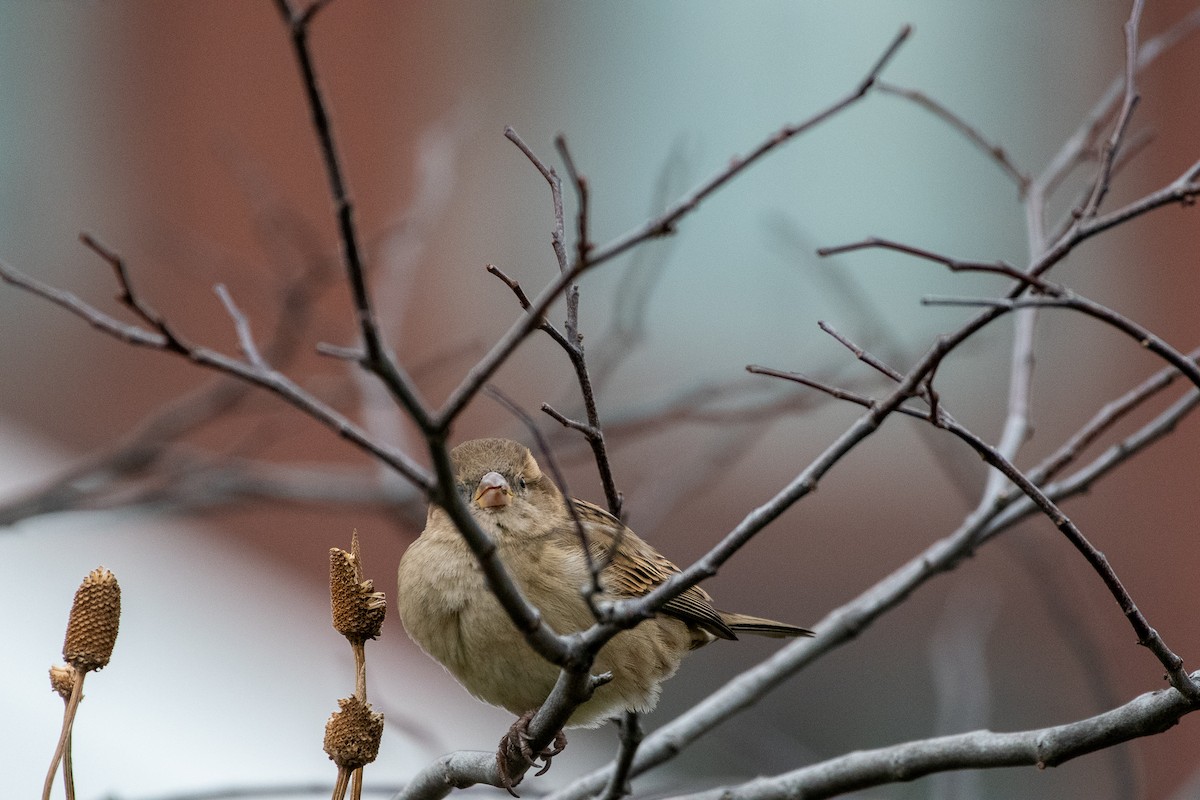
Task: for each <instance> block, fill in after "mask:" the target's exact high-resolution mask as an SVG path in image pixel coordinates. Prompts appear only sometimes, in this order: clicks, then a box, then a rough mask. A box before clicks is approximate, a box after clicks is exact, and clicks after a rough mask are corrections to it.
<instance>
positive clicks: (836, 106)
mask: <svg viewBox="0 0 1200 800" xmlns="http://www.w3.org/2000/svg"><path fill="white" fill-rule="evenodd" d="M911 33H912V28H910V27H909V26H907V25H906V26H904V27H903V28H901V30H900V32H899V33H898V34H897V35H896V36H895V38H893V39H892V41H891V43H890V44H889V45H888V46H887V48H886V49H885V50H884V52H883V54H882V55H881V56H880V57H879V59H878V60H877V61H876V63H875V64H874V66H872V68H871V70H870V71H869V72H868V73H867V75H866V77H865V78H864V79H863V80H862V82H861V83H859V85H858V87H857V88H856V89H855V90H854V91H852V92H851V93H850V94H849V95H847V96H846V97H843V98H842V99H841V100H838V101H837V102H835V103H833V104H832V105H830V106H828V107H826V108H825V109H824V110H822V111H820V112H818V113H816V114H814V115H813V116H811V117H809V118H808V119H807V120H805V121H804V122H801V123H798V124H795V125H786V126H784V127H783V128H781V129H779V130H778V131H776V132H775V133H773V134H772V135H771V136H769V137H767V139H765V140H764V141H763V142H762V143H761V144H759V145H758V146H757V147H756V148H754V149H753V150H752V151H751V152H750V154H749V155H747V156H744V157H740V158H734V159H731V161H730V162H729V164H728V165H727V166H726V167H725V168H724V169H722V170H721V171H720V172H718V173H717V174H716V175H714V176H713V177H712V178H710V179H709V180H707V181H705V182H704V183H702V184H701V185H700V186H699V187H697V188H696V189H694V190H692V192H690V193H689V194H688V195H687V196H685V197H684V198H682V199H680V200H679V201H677V202H676V203H675V204H674V205H673V206H671V207H670V208H668V209H667V210H666V211H665V212H664V213H662V214H661V215H659V216H658V217H656V218H655V219H653V220H650V221H649V222H647V223H646V224H644V225H641V226H639V227H638V228H636V229H635V230H633V231H630V232H629V233H626V234H624V235H623V236H620V237H618V238H617V239H615V240H613V241H611V242H609V243H608V244H607V245H603V246H599V247H596V248H594V249H593V250H592V251H591V257H590V259H589V260H588V262H587V263H586V265H583V264H574V265H572V267H571V269H569V270H567V271H566V272H562V273H560V274H559V275H558V277H557V278H556V279H555V280H554V281H552V282H551V283H549V284H548V285H547V286H546V287H545V288H544V289H543V290H542V291H541V292H540V293H539V294H538V296H537V297H536V298H534V300H533V301H532V302H531V303H530V308H529V310H528V311H527V312H526V314H525V315H524V316H522V317H521V319H519V320H517V322H516V323H514V324H513V326H512V327H511V328H509V330H508V332H507V333H505V335H504V336H503V337H501V338H500V340H499V341H498V342H496V344H495V345H494V346H493V347H492V349H491V350H489V351H488V353H487V355H485V356H484V357H483V359H482V360H480V361H479V363H477V364H476V365H475V366H474V367H473V368H472V369H471V370H470V371H469V372H468V373H467V375H466V376H465V377H464V378H463V380H462V381H461V382H460V383H459V385H458V387H457V388H455V389H454V390H453V391H452V392H451V393H450V396H449V397H448V398H447V399H446V402H445V403H443V405H442V407H441V408H440V409H439V410H438V411H437V412H436V414H435V415H434V417H433V419H432V421H431V425H432V426H433V427H437V428H440V429H444V428H445V427H446V426H448V425H449V424H450V422H451V421H453V420H454V419H455V418H456V417H457V416H458V415H459V414H460V413H461V412H462V409H463V408H465V407H466V405H467V403H468V402H470V400H471V398H472V397H474V396H475V394H476V393H477V392H478V391H479V390H480V388H481V387H482V386H483V384H484V383H486V382H487V381H489V380H490V379H491V377H492V374H493V373H494V372H495V371H496V369H498V368H499V366H500V364H502V363H503V362H504V361H505V360H507V358H508V356H509V355H510V354H511V353H512V351H513V350H515V349H516V347H517V346H518V345H519V344H520V343H521V342H522V341H524V340H525V338H526V337H527V336H528V335H529V334H530V333H531V332H532V331H533V330H535V329H536V328H537V327H538V325H539V320H540V318H541V317H542V315H544V314H545V313H546V310H547V309H548V308H549V307H550V304H551V303H553V302H554V301H555V300H556V299H557V298H558V297H559V296H561V294H562V293H563V292H564V291H565V290H566V288H567V286H569V285H570V284H571V282H573V281H574V280H575V279H576V278H577V277H578V276H579V273H580V271H582V269H583V268H584V267H585V266H586V267H587V268H588V269H591V268H593V267H596V266H598V265H600V264H603V263H604V262H606V261H609V260H611V259H613V258H616V257H617V256H619V255H621V254H623V253H625V252H627V251H628V250H630V249H631V248H633V247H635V246H637V245H639V244H641V243H642V242H645V241H647V240H648V239H653V238H656V237H659V236H665V235H667V234H670V233H672V232H673V231H674V230H675V226H676V225H677V224H678V223H679V221H680V220H681V219H682V218H683V217H685V216H687V215H688V214H690V213H691V212H692V211H694V210H695V209H696V208H697V207H699V205H700V203H701V202H702V201H703V200H704V199H705V198H707V197H708V196H709V195H711V194H712V193H713V192H715V191H716V190H717V189H719V188H721V187H722V186H724V185H725V184H726V183H728V182H729V181H731V180H733V178H735V177H736V176H738V175H740V174H741V173H742V172H744V171H745V170H746V168H747V167H749V166H750V165H751V164H754V163H755V162H757V161H758V160H759V159H760V158H762V157H763V156H764V155H766V154H767V153H769V152H771V151H773V150H774V149H775V148H777V147H778V146H780V145H781V144H783V143H784V142H787V141H788V140H790V139H793V138H795V137H796V136H798V135H800V134H802V133H804V132H806V131H808V130H811V129H812V128H814V127H816V126H817V125H819V124H821V123H822V122H825V121H826V120H828V119H830V118H831V117H834V116H836V115H837V114H838V113H839V112H841V111H843V110H844V109H845V108H847V107H849V106H851V105H853V104H854V103H856V102H857V101H859V100H861V99H862V98H863V97H864V96H865V95H866V94H867V92H868V91H869V90H870V89H871V87H872V86H874V85H875V81H876V79H877V78H878V76H879V74H880V72H881V71H882V70H883V68H884V67H885V66H887V64H888V63H889V62H890V61H891V59H892V57H893V56H895V54H896V52H897V51H898V50H899V48H900V45H902V44H903V43H904V41H905V40H906V39H908V37H909V35H910V34H911Z"/></svg>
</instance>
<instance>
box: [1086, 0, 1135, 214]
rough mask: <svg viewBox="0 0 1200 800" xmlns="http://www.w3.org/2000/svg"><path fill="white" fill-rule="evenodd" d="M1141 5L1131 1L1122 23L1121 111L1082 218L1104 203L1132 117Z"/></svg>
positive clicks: (1101, 159) (1108, 141) (1103, 153)
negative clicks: (1123, 37) (1122, 80)
mask: <svg viewBox="0 0 1200 800" xmlns="http://www.w3.org/2000/svg"><path fill="white" fill-rule="evenodd" d="M1143 5H1144V0H1134V3H1133V10H1132V11H1130V13H1129V19H1128V20H1126V22H1125V91H1124V95H1123V98H1122V101H1121V110H1120V111H1119V112H1118V113H1117V121H1116V124H1115V125H1113V130H1112V134H1111V135H1110V136H1109V137H1108V140H1107V141H1106V142H1105V143H1104V149H1103V150H1102V151H1101V153H1100V169H1099V170H1098V171H1097V173H1096V179H1095V182H1094V185H1093V187H1092V192H1091V196H1090V197H1088V201H1087V203H1086V204H1085V205H1084V206H1083V209H1082V210H1081V212H1080V216H1081V217H1082V218H1090V217H1094V216H1096V211H1097V210H1098V209H1099V208H1100V204H1101V203H1102V202H1104V197H1105V195H1107V194H1108V189H1109V181H1110V179H1111V178H1112V170H1113V163H1114V161H1115V160H1116V157H1117V153H1118V152H1119V151H1120V149H1121V144H1122V141H1123V140H1124V138H1125V131H1126V129H1127V128H1128V127H1129V121H1130V119H1132V118H1133V110H1134V108H1136V107H1137V103H1138V91H1137V85H1136V84H1135V82H1134V78H1135V77H1136V75H1137V57H1138V23H1139V22H1140V21H1141V18H1142V7H1143Z"/></svg>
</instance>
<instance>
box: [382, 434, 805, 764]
mask: <svg viewBox="0 0 1200 800" xmlns="http://www.w3.org/2000/svg"><path fill="white" fill-rule="evenodd" d="M450 460H451V463H452V464H453V467H454V476H455V481H456V485H457V489H458V491H459V492H460V493H461V494H462V496H463V497H464V498H465V499H466V500H467V503H468V505H469V507H470V509H471V513H472V514H473V515H474V516H475V519H476V520H477V521H478V522H479V525H480V527H481V528H483V530H484V531H486V532H487V534H488V535H489V536H490V537H491V538H492V540H493V541H494V542H495V543H496V547H497V548H498V552H499V556H500V558H501V560H502V561H503V562H504V565H505V567H506V568H507V569H508V571H509V573H510V574H511V575H512V578H513V580H514V581H515V582H516V584H517V585H518V586H519V587H520V589H521V591H522V593H523V594H524V595H525V597H526V599H527V600H528V601H529V602H530V603H532V604H533V605H534V606H535V607H537V608H538V610H539V611H541V613H542V617H543V619H544V620H545V622H546V623H547V624H548V625H549V626H550V627H551V628H552V629H553V630H554V631H556V632H557V633H559V634H566V633H571V632H575V631H581V630H584V629H586V628H588V627H590V626H591V625H592V624H594V623H595V618H594V617H593V615H592V613H591V611H590V610H589V609H588V606H587V604H586V603H585V602H584V599H583V595H582V589H583V587H584V586H586V585H588V584H589V583H590V574H589V572H588V565H587V560H586V559H585V557H584V553H583V546H582V543H581V541H580V537H579V534H578V529H577V528H576V526H575V522H574V520H573V519H572V517H571V514H570V511H569V510H568V508H567V503H566V500H565V499H564V497H563V495H562V493H561V492H560V491H559V490H558V487H557V486H555V485H554V482H553V481H551V480H550V478H549V476H547V475H545V474H544V473H543V472H542V470H541V469H540V468H539V467H538V463H537V461H536V460H535V459H534V457H533V455H532V454H531V453H530V452H529V448H527V447H525V446H524V445H521V444H518V443H517V442H513V441H510V440H507V439H476V440H473V441H469V442H465V443H463V444H460V445H459V446H458V447H456V448H454V449H453V450H452V451H451V452H450ZM574 504H575V508H576V511H577V513H578V515H579V518H580V520H581V521H582V523H583V526H584V527H585V529H586V531H587V534H588V541H589V542H590V546H591V549H592V551H593V552H592V557H593V559H594V561H595V563H597V564H601V565H604V568H603V570H602V572H601V574H600V584H601V587H602V589H603V591H604V594H605V596H606V597H608V598H610V599H614V600H620V599H626V598H633V597H639V596H641V595H644V594H646V593H647V592H649V591H650V590H651V589H653V588H654V587H656V586H658V585H659V584H661V583H662V582H663V581H665V580H667V579H668V578H670V577H671V576H672V575H674V574H675V573H677V572H679V568H678V567H676V566H675V565H674V564H672V563H671V562H670V561H668V560H667V559H666V558H665V557H663V556H662V555H660V554H659V552H658V551H657V550H655V549H654V548H653V547H651V546H650V545H648V544H646V543H645V542H644V541H642V540H641V539H640V538H638V536H637V535H636V534H635V533H634V532H633V531H631V530H629V529H628V528H626V527H625V526H624V525H623V524H622V523H621V522H620V521H619V520H617V519H616V518H615V517H613V516H612V515H611V514H609V513H607V512H606V511H604V510H602V509H600V508H598V507H596V506H594V505H592V504H591V503H587V502H584V501H581V500H575V501H574ZM396 600H397V608H398V610H399V613H400V618H401V619H402V620H403V622H404V627H405V628H406V629H407V631H408V635H409V636H410V637H412V639H413V641H415V642H416V643H417V644H418V645H420V646H421V648H422V649H423V650H425V651H426V652H427V653H429V654H430V655H431V656H433V657H434V658H435V659H437V660H438V661H439V662H441V663H442V665H444V666H445V667H446V669H448V670H449V671H450V673H451V674H452V675H454V677H455V678H457V679H458V681H459V683H461V684H462V685H463V686H464V687H466V689H467V690H468V691H469V692H471V694H473V695H475V696H476V697H478V698H479V699H481V700H483V701H485V702H487V703H491V704H492V705H497V706H501V707H502V708H505V709H507V710H509V711H511V712H512V713H513V714H516V715H518V716H519V717H521V718H522V720H524V722H525V724H526V725H527V724H528V721H529V718H530V716H531V715H530V714H529V713H528V712H532V711H534V710H536V709H537V708H538V707H539V706H540V705H541V704H542V702H543V701H544V700H545V699H546V697H547V696H548V695H549V694H550V690H551V689H552V688H553V686H554V683H555V680H556V679H557V677H558V672H559V668H558V667H557V666H555V665H554V664H551V663H549V662H548V661H546V660H545V659H544V658H542V657H541V656H540V655H538V654H537V653H536V652H535V651H534V650H533V649H532V648H531V647H530V646H529V645H528V644H527V643H526V641H525V639H524V637H523V636H522V635H521V633H520V632H519V631H518V630H517V628H516V627H515V626H514V625H513V623H512V621H511V620H510V619H509V617H508V615H507V614H506V613H505V611H504V609H503V608H502V607H501V606H500V603H499V602H498V601H497V600H496V598H495V597H494V596H493V595H492V593H491V591H490V590H489V589H488V587H487V585H486V583H485V580H484V576H483V573H482V572H481V571H480V568H479V565H478V563H477V562H476V559H475V556H474V555H473V554H472V552H471V550H470V549H469V548H468V547H467V544H466V542H465V541H464V540H463V537H462V535H461V534H460V533H459V532H458V529H457V528H456V527H455V526H454V523H453V522H452V521H451V519H450V516H449V515H448V514H447V513H446V511H445V510H444V509H443V508H441V507H440V506H438V505H436V504H431V505H430V507H429V515H428V519H427V522H426V525H425V530H424V531H423V532H422V533H421V536H420V538H418V539H417V540H416V541H415V542H413V543H412V545H411V546H410V547H409V548H408V551H407V552H406V553H405V554H404V557H403V558H402V559H401V560H400V570H399V575H398V589H397V593H396ZM738 633H752V634H759V635H763V636H773V637H792V636H811V635H812V631H809V630H806V629H805V628H798V627H796V626H794V625H786V624H784V623H781V622H773V621H771V620H767V619H761V618H759V617H752V616H747V615H745V614H733V613H728V612H725V611H718V610H717V609H716V608H714V607H713V603H712V598H711V597H709V595H708V593H707V592H705V591H704V590H703V589H701V588H699V587H698V586H693V587H691V588H689V589H688V590H687V591H685V592H683V593H682V594H680V595H679V596H677V597H675V598H674V599H673V600H671V601H670V602H668V603H667V604H666V605H665V606H664V607H663V608H662V610H661V611H660V612H659V613H658V614H657V615H656V616H654V617H653V618H651V619H648V620H645V621H643V622H642V623H640V624H639V625H637V626H636V627H634V628H631V629H629V630H625V631H622V632H620V633H618V634H617V635H616V636H614V637H613V638H612V639H611V640H610V641H609V642H608V643H607V644H606V645H605V646H604V647H603V648H602V649H601V650H600V652H599V653H598V654H597V656H596V661H595V664H594V667H593V672H594V673H603V672H610V673H611V674H612V680H611V681H609V682H608V683H606V684H604V685H602V686H600V687H599V688H597V689H596V691H595V694H593V695H592V697H591V698H590V699H589V700H588V701H587V702H585V703H584V704H583V705H581V706H579V707H578V708H577V709H576V710H575V712H574V713H573V714H572V715H571V717H570V719H569V720H568V722H567V727H585V728H590V727H596V726H598V725H600V724H602V723H603V722H605V721H606V720H608V719H610V718H612V717H616V716H619V715H620V714H621V713H622V712H624V711H637V712H644V711H649V710H651V709H652V708H654V706H655V704H656V703H657V701H658V695H659V689H660V686H661V684H662V682H663V681H664V680H666V679H667V678H669V677H671V675H673V674H674V673H675V670H676V669H677V668H678V667H679V662H680V660H681V659H682V658H683V656H684V655H685V654H686V653H687V652H688V651H689V650H694V649H695V648H697V647H700V646H701V645H705V644H708V643H709V642H711V641H713V640H714V639H736V638H737V634H738ZM520 722H521V720H518V723H520ZM516 727H517V726H514V730H515V728H516ZM512 733H513V732H510V735H511V734H512ZM506 741H507V737H506V740H502V742H501V754H499V756H500V757H499V759H498V760H499V761H500V763H501V769H502V774H503V757H502V755H503V751H504V747H505V744H506ZM556 744H558V750H561V746H562V744H565V740H561V741H559V742H556ZM556 752H557V751H550V750H548V751H547V752H544V753H542V754H540V755H541V756H542V757H543V760H544V761H545V764H546V766H548V764H549V762H548V761H547V760H545V757H547V756H550V755H553V754H555V753H556ZM527 755H529V754H528V753H527ZM531 760H532V758H531ZM543 771H544V769H543ZM539 774H540V773H539Z"/></svg>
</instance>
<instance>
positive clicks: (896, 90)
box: [875, 81, 1031, 197]
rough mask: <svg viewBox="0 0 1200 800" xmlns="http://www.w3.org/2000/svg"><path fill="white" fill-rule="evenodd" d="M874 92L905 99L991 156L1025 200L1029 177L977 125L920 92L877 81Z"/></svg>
mask: <svg viewBox="0 0 1200 800" xmlns="http://www.w3.org/2000/svg"><path fill="white" fill-rule="evenodd" d="M875 88H876V89H878V90H879V91H880V92H883V93H884V94H890V95H895V96H896V97H902V98H904V99H905V100H908V101H909V102H912V103H915V104H916V105H918V106H920V107H921V108H923V109H925V110H926V111H928V112H929V113H931V114H933V115H934V116H935V117H937V118H938V119H940V120H942V121H943V122H945V123H946V124H947V125H949V126H950V127H951V128H954V130H956V131H958V132H959V133H961V134H962V135H963V136H965V137H966V138H967V140H968V141H970V142H971V144H973V145H975V146H976V147H978V148H979V149H980V150H982V151H983V152H984V153H986V154H987V155H988V156H990V157H991V159H992V160H993V161H995V162H996V164H998V165H999V167H1000V169H1002V170H1003V171H1004V172H1005V174H1007V175H1008V177H1009V178H1011V179H1012V181H1013V183H1015V184H1016V185H1017V193H1018V194H1019V196H1021V197H1024V196H1025V192H1026V191H1027V190H1028V188H1029V183H1030V180H1031V179H1030V177H1029V176H1028V175H1027V174H1026V173H1025V172H1024V171H1023V170H1021V169H1020V168H1019V167H1018V166H1017V165H1016V164H1015V163H1014V162H1013V160H1012V158H1010V157H1009V155H1008V152H1007V151H1006V150H1005V149H1004V148H1003V147H1002V146H1000V145H998V144H996V143H994V142H992V141H990V140H989V139H988V138H987V137H986V136H984V135H983V133H982V132H981V131H980V130H979V129H978V128H976V127H975V126H974V125H971V124H970V123H969V122H967V121H966V120H965V119H963V118H962V117H960V116H959V115H958V114H955V113H954V112H953V111H951V110H950V109H949V108H947V107H946V106H944V105H942V104H941V103H939V102H938V101H936V100H934V99H933V98H932V97H930V96H929V95H928V94H926V93H925V92H922V91H920V90H917V89H909V88H906V87H903V86H897V85H895V84H892V83H887V82H884V81H876V82H875Z"/></svg>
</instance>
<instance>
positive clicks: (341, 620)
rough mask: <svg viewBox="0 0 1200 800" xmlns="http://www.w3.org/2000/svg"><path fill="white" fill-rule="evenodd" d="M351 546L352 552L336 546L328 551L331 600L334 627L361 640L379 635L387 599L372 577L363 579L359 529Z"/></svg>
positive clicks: (352, 639)
mask: <svg viewBox="0 0 1200 800" xmlns="http://www.w3.org/2000/svg"><path fill="white" fill-rule="evenodd" d="M351 549H352V550H353V552H352V553H347V552H346V551H345V550H339V549H338V548H336V547H334V548H331V549H330V551H329V600H330V605H331V607H332V609H333V627H334V629H335V630H337V632H338V633H340V634H342V635H343V636H345V637H346V638H347V639H350V640H351V641H360V642H361V641H365V640H367V639H374V638H375V637H377V636H379V629H380V628H381V627H382V626H383V617H384V615H385V614H386V613H387V599H386V598H385V597H384V594H383V592H376V591H375V586H374V583H373V582H372V581H369V580H363V577H362V562H361V560H360V558H359V555H358V534H357V533H356V534H355V536H354V540H353V544H352V545H351Z"/></svg>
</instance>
